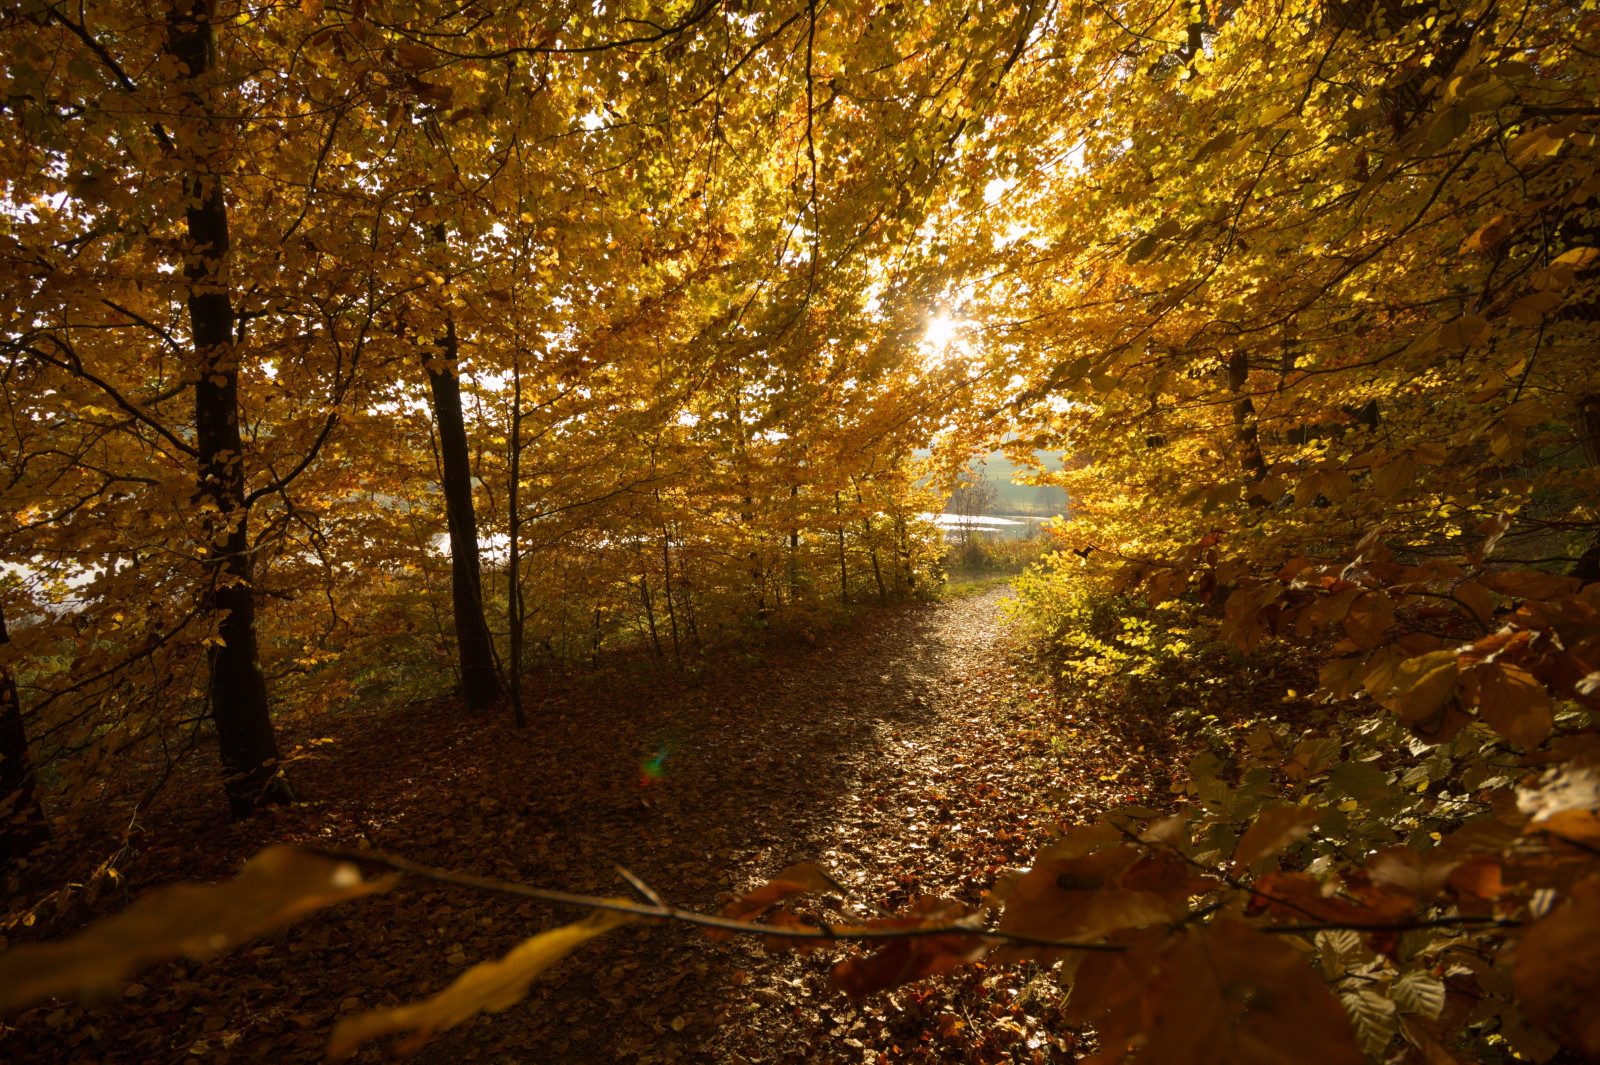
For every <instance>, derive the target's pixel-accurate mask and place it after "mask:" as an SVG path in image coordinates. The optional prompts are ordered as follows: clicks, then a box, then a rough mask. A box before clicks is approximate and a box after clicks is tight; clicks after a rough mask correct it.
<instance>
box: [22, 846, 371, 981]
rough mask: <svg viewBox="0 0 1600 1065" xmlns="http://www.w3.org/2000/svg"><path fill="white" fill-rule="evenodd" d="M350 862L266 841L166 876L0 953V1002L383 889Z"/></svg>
mask: <svg viewBox="0 0 1600 1065" xmlns="http://www.w3.org/2000/svg"><path fill="white" fill-rule="evenodd" d="M398 879H399V877H398V875H396V876H386V877H381V878H379V879H376V880H362V879H361V872H360V870H358V869H357V868H356V866H354V865H353V864H351V863H349V862H341V861H338V860H336V859H333V858H324V857H322V856H321V855H316V854H310V853H308V852H306V851H303V850H300V849H298V848H296V847H289V846H275V847H268V848H267V849H266V850H264V851H262V852H260V853H259V854H257V855H256V856H255V857H253V858H251V859H250V860H249V861H248V862H246V863H245V867H244V869H243V870H242V871H241V872H240V873H239V875H238V876H237V877H235V878H234V879H232V880H229V881H227V882H226V883H223V884H174V885H172V886H171V887H165V888H158V889H157V890H155V891H151V892H148V893H147V894H145V895H143V896H142V897H141V898H140V899H139V901H137V902H135V903H134V904H133V905H132V906H130V907H128V908H127V909H126V910H124V911H123V912H122V913H119V914H117V915H115V916H113V917H107V918H106V919H105V920H102V921H96V922H95V923H94V924H92V925H90V926H89V927H88V928H86V929H84V930H83V931H82V932H80V933H79V934H77V935H76V936H73V937H72V938H71V939H67V940H63V941H59V942H55V943H24V944H22V945H21V946H18V947H13V948H12V949H11V950H9V951H7V952H6V953H5V954H4V955H3V956H0V1011H4V1010H8V1009H13V1008H15V1007H17V1006H24V1005H28V1004H29V1003H33V1002H38V1001H39V1000H40V999H44V998H49V997H50V996H52V995H79V996H83V997H91V996H98V995H103V994H106V993H109V992H110V991H111V990H112V989H114V988H115V987H116V986H117V985H118V984H119V983H120V982H121V981H122V980H124V979H126V978H127V977H128V976H129V975H131V974H132V973H133V972H135V971H136V970H138V969H141V968H143V967H144V966H146V965H149V964H151V963H153V962H158V961H162V960H164V959H167V958H174V957H178V956H183V957H189V958H208V957H212V956H214V955H217V954H221V953H222V952H224V951H226V950H229V949H231V948H233V947H235V946H237V945H238V944H240V943H243V942H244V941H245V940H247V939H252V938H254V937H255V936H259V935H261V934H262V933H263V932H269V931H271V930H272V929H274V928H279V927H282V926H283V925H286V924H289V923H290V922H291V921H294V920H296V919H298V918H300V917H303V916H305V915H306V914H308V913H310V912H312V911H313V910H319V909H322V908H323V907H324V906H332V905H333V904H334V903H336V902H343V901H345V900H346V899H353V898H358V897H360V896H362V895H371V894H375V893H377V892H380V891H387V890H389V888H391V887H393V886H394V884H395V882H396V881H397V880H398Z"/></svg>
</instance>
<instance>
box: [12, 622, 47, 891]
mask: <svg viewBox="0 0 1600 1065" xmlns="http://www.w3.org/2000/svg"><path fill="white" fill-rule="evenodd" d="M10 643H11V634H10V632H8V631H7V630H6V616H5V608H4V606H3V605H0V648H4V647H6V646H7V645H8V644H10ZM0 654H4V652H3V651H0ZM49 835H50V830H49V829H48V828H47V827H46V826H45V820H44V811H43V809H41V808H40V806H39V788H38V781H37V779H36V778H35V776H34V771H33V761H32V759H30V758H29V757H28V734H27V731H26V729H25V728H24V725H23V721H22V700H21V699H20V698H19V697H18V695H17V680H16V677H15V676H14V675H13V674H12V672H11V662H10V660H9V659H8V658H0V877H3V876H4V875H5V874H6V873H8V872H10V871H11V869H12V868H14V867H15V866H16V864H17V863H18V862H19V861H21V860H22V859H24V858H26V857H27V856H28V854H29V853H30V852H31V851H32V850H33V849H34V848H35V847H37V846H38V845H39V844H41V843H43V842H44V841H45V839H46V838H47V837H48V836H49Z"/></svg>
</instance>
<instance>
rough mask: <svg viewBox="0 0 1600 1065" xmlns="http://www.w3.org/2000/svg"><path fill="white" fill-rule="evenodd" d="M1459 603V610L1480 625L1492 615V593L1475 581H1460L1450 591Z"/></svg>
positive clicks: (1485, 623) (1486, 622)
mask: <svg viewBox="0 0 1600 1065" xmlns="http://www.w3.org/2000/svg"><path fill="white" fill-rule="evenodd" d="M1450 594H1451V595H1453V596H1455V597H1456V601H1457V602H1458V603H1460V604H1461V612H1462V613H1464V614H1466V615H1467V616H1468V617H1470V618H1472V620H1474V621H1476V622H1478V623H1479V624H1482V625H1487V624H1488V623H1489V619H1490V618H1492V617H1494V594H1493V593H1492V592H1490V591H1489V589H1487V588H1485V587H1484V586H1483V585H1481V584H1479V583H1478V582H1477V581H1462V582H1461V583H1460V584H1458V585H1456V586H1455V587H1454V588H1453V589H1451V592H1450Z"/></svg>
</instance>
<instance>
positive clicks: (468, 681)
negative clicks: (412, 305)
mask: <svg viewBox="0 0 1600 1065" xmlns="http://www.w3.org/2000/svg"><path fill="white" fill-rule="evenodd" d="M460 355H461V351H460V342H459V340H458V339H457V337H456V324H455V322H454V320H451V321H449V322H447V323H446V325H445V333H444V336H443V338H441V339H440V341H439V346H438V353H437V355H435V357H434V358H432V359H428V360H426V361H425V363H424V366H425V368H426V370H427V372H428V385H429V388H430V389H431V391H432V395H433V420H434V424H435V425H436V426H438V429H439V459H440V461H439V466H440V471H439V476H440V480H441V487H442V488H443V489H444V508H445V518H446V521H447V522H448V524H449V528H450V599H451V603H452V605H453V607H454V612H455V622H456V650H457V653H458V654H459V655H460V661H461V694H462V697H463V698H465V699H466V702H467V709H468V710H470V711H481V710H485V709H487V708H488V707H490V706H492V705H493V704H494V702H495V700H496V699H498V698H499V697H500V675H499V673H498V672H496V670H495V667H494V644H493V642H492V640H491V638H490V636H489V623H488V622H487V621H485V620H484V616H483V581H482V577H481V571H480V567H479V564H478V515H477V513H476V512H475V511H474V510H473V509H472V460H471V455H470V452H469V451H468V449H467V425H466V419H465V417H464V416H463V415H462V412H461V378H460V376H459V373H458V370H457V367H458V361H457V360H458V359H459V358H460Z"/></svg>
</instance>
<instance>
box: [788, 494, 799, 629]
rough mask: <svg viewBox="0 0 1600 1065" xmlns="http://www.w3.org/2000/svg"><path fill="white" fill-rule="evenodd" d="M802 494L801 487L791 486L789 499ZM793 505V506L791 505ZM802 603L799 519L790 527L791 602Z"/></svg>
mask: <svg viewBox="0 0 1600 1065" xmlns="http://www.w3.org/2000/svg"><path fill="white" fill-rule="evenodd" d="M799 494H800V486H799V485H798V484H791V485H790V486H789V498H790V499H791V500H792V499H794V498H795V497H796V496H798V495H799ZM791 505H793V504H791ZM799 601H800V523H799V520H798V517H797V519H796V521H795V524H794V525H792V526H790V527H789V602H790V603H798V602H799Z"/></svg>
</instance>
